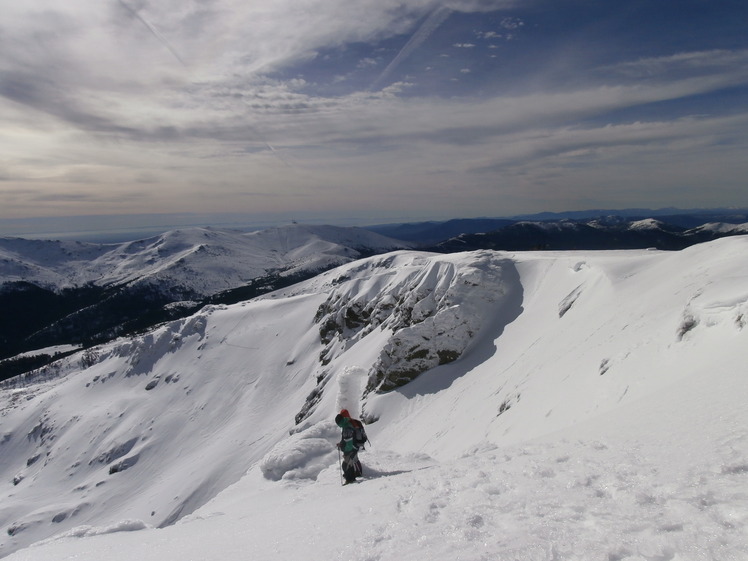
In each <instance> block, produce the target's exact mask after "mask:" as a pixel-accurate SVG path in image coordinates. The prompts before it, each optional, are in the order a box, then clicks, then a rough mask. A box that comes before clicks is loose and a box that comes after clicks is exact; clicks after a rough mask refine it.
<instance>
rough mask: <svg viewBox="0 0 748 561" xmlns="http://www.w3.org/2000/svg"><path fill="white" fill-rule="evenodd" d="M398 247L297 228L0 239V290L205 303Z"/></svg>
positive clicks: (352, 233) (357, 234)
mask: <svg viewBox="0 0 748 561" xmlns="http://www.w3.org/2000/svg"><path fill="white" fill-rule="evenodd" d="M404 247H407V244H404V243H402V242H397V241H395V240H392V239H389V238H386V237H384V236H380V235H378V234H375V233H373V232H368V231H366V230H362V229H359V228H339V227H334V226H306V225H301V224H293V225H289V226H284V227H279V228H271V229H269V230H264V231H260V232H251V233H243V232H239V231H235V230H218V229H214V228H190V229H186V230H174V231H170V232H166V233H165V234H163V235H160V236H157V237H154V238H148V239H144V240H138V241H134V242H127V243H122V244H92V243H81V242H65V241H42V240H26V239H21V238H0V285H1V284H3V283H7V282H13V281H20V280H23V281H27V282H31V283H34V284H37V285H39V286H43V287H45V288H52V289H59V288H65V287H70V286H82V285H85V284H88V283H93V284H96V285H100V286H109V285H120V284H127V283H134V282H141V283H143V282H147V283H150V284H153V285H160V286H177V285H178V286H180V288H182V289H183V290H185V291H193V292H194V293H195V294H196V295H197V296H208V295H211V294H215V293H216V292H219V291H222V290H227V289H230V288H235V287H237V286H241V285H243V284H246V283H247V282H248V281H250V280H252V279H254V278H257V277H260V276H262V275H265V274H267V273H269V272H270V271H275V270H281V271H286V272H287V273H293V272H296V271H298V270H302V269H303V270H317V269H322V268H328V267H330V266H334V265H339V264H343V263H347V262H349V261H351V260H353V259H357V258H359V257H361V253H362V252H363V253H364V254H370V253H372V252H383V251H387V250H392V249H400V248H404Z"/></svg>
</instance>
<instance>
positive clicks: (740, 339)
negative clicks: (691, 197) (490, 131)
mask: <svg viewBox="0 0 748 561" xmlns="http://www.w3.org/2000/svg"><path fill="white" fill-rule="evenodd" d="M747 323H748V237H744V236H741V237H734V238H729V239H723V240H718V241H715V242H711V243H708V244H703V245H697V246H693V247H691V248H688V249H686V250H683V251H681V252H674V253H666V252H659V251H612V252H583V251H582V252H580V251H574V252H533V253H506V252H494V251H477V252H467V253H456V254H451V255H439V254H431V253H423V252H411V251H400V252H395V253H390V254H386V255H379V256H374V257H369V258H366V259H362V260H358V261H354V262H351V263H348V264H345V265H342V266H340V267H338V268H335V269H332V270H330V271H327V272H325V273H323V274H321V275H318V276H316V277H314V278H312V279H310V280H307V281H305V282H302V283H299V284H296V285H293V286H291V287H288V288H286V289H283V290H280V291H276V292H274V293H270V294H267V295H265V296H263V297H260V298H256V299H253V300H251V301H247V302H242V303H238V304H233V305H226V306H224V305H222V306H213V307H208V308H205V309H203V310H202V311H200V312H199V313H197V314H195V315H193V316H191V317H188V318H185V319H182V320H179V321H175V322H172V323H170V324H166V325H163V326H161V327H159V328H158V329H156V330H153V331H151V332H149V333H147V334H145V335H142V336H140V337H134V338H127V339H120V340H117V341H112V342H110V343H107V344H105V345H101V346H100V347H98V348H96V349H94V350H93V351H88V352H87V353H80V354H78V355H73V356H70V357H66V358H65V359H63V360H61V361H59V362H58V363H56V364H55V365H53V366H50V367H47V368H45V369H43V370H42V371H39V372H37V373H36V374H35V375H33V376H24V377H19V378H15V379H13V380H10V381H8V382H5V383H4V384H2V389H1V390H0V415H2V416H1V417H0V420H1V423H2V425H1V428H0V474H1V477H0V481H2V482H4V483H3V484H2V485H3V492H2V493H3V494H2V501H0V527H2V528H3V534H2V538H0V539H1V541H0V555H8V554H11V553H12V552H15V553H13V554H11V555H10V557H9V559H10V560H12V561H21V560H25V561H41V560H46V559H55V560H56V561H58V560H66V559H71V560H72V559H76V560H79V561H80V560H92V561H93V560H100V559H107V560H108V561H124V560H131V559H136V558H137V559H142V560H145V561H151V560H153V561H156V560H169V559H174V560H175V561H176V560H184V559H194V560H201V561H213V560H216V561H217V560H221V561H223V560H225V559H239V558H242V559H244V558H247V557H249V558H252V559H278V560H281V559H283V560H287V559H339V560H347V561H351V560H353V561H363V560H379V561H386V560H395V559H398V560H400V559H424V560H426V559H470V560H473V559H474V560H479V559H491V560H495V559H507V560H508V559H522V560H536V559H537V560H541V559H542V560H550V559H557V560H560V559H564V560H565V559H569V560H589V559H616V560H621V561H623V560H631V561H634V560H637V561H639V560H642V559H646V560H655V559H658V560H660V559H671V560H679V561H684V560H707V559H709V560H712V559H736V560H740V559H748V536H746V534H745V530H744V529H745V527H746V523H748V494H747V492H746V489H747V487H746V485H747V484H748V479H746V478H748V410H747V409H746V408H745V404H744V400H745V395H748V394H747V393H746V391H747V390H748V377H746V376H745V364H746V362H747V361H748V329H746V324H747ZM342 407H346V408H348V409H349V410H350V411H351V412H352V413H354V414H355V415H358V416H361V417H362V418H363V419H364V420H365V421H366V422H367V423H368V426H367V432H368V433H369V436H370V437H371V441H372V443H371V446H370V448H369V449H368V450H367V451H365V452H362V454H361V456H362V460H363V463H364V465H365V471H366V473H367V474H368V476H367V479H366V480H365V481H364V482H363V483H361V484H360V485H354V486H346V487H341V486H340V479H339V472H338V455H337V453H336V451H335V447H334V443H335V441H336V440H337V438H338V432H339V431H338V429H337V427H336V426H335V425H334V423H333V422H332V418H333V417H334V415H335V413H336V412H337V411H338V410H339V409H340V408H342ZM52 536H56V537H54V538H53V537H52ZM39 540H46V541H44V542H42V543H39V544H37V545H36V546H35V547H27V546H29V545H30V544H34V543H35V542H39Z"/></svg>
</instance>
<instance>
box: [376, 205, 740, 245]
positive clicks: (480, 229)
mask: <svg viewBox="0 0 748 561" xmlns="http://www.w3.org/2000/svg"><path fill="white" fill-rule="evenodd" d="M652 218H655V219H656V220H657V222H658V223H660V224H662V225H663V226H662V228H663V229H665V230H667V229H669V228H674V231H673V232H672V233H675V232H677V231H680V232H685V231H686V230H689V229H693V228H698V227H699V226H705V225H707V224H714V225H715V226H714V228H713V229H720V228H722V229H724V230H725V231H724V232H723V235H731V234H730V233H728V232H727V230H729V227H727V228H723V227H722V226H720V225H741V224H746V223H748V209H693V210H688V211H685V210H679V209H659V210H647V209H625V210H586V211H574V212H564V213H550V212H546V213H541V214H528V215H520V216H514V217H511V218H474V219H455V220H446V221H442V222H415V223H404V224H382V225H376V226H367V227H366V229H367V230H371V231H373V232H377V233H379V234H382V235H383V236H388V237H391V238H396V239H399V240H403V241H409V242H413V243H417V244H419V245H420V246H422V247H432V246H433V248H434V249H435V250H437V251H438V250H439V249H438V247H439V245H440V244H442V242H446V241H447V240H449V239H451V238H458V237H462V236H463V235H464V234H489V233H490V234H496V233H498V232H499V231H501V230H503V229H508V230H507V234H508V237H509V238H521V233H519V232H517V233H511V232H512V230H513V229H514V228H513V227H515V226H516V225H518V224H523V225H524V226H523V228H525V229H527V230H528V235H531V236H532V237H534V238H535V239H537V236H534V235H532V234H530V232H529V230H531V228H530V229H528V228H527V227H526V225H527V224H536V225H537V227H538V229H540V230H543V229H545V230H547V231H548V232H550V230H552V229H546V228H545V226H543V225H548V224H556V223H563V224H570V223H577V224H582V225H585V224H589V225H592V226H594V227H595V228H596V231H597V233H599V234H601V235H602V236H604V235H605V232H604V230H605V229H607V228H609V229H610V230H611V231H613V230H621V229H622V228H623V229H625V228H626V226H627V225H628V224H632V225H633V224H638V223H641V222H642V221H646V220H648V219H652ZM636 227H638V226H636ZM636 227H635V228H636ZM567 234H568V232H567ZM559 235H560V232H559ZM717 237H719V236H717ZM691 239H692V240H693V241H691V242H687V243H685V244H684V245H682V244H676V246H674V247H661V248H660V249H675V248H676V247H686V246H687V245H692V244H693V243H700V241H708V240H707V239H703V240H699V238H698V236H696V237H695V238H691ZM640 240H641V241H640V242H639V245H637V246H636V247H638V248H646V247H650V246H656V244H652V243H648V242H646V241H645V237H644V236H640ZM547 241H550V239H549V238H548V239H547ZM511 243H512V245H511V247H510V246H507V247H499V248H498V249H515V250H518V249H536V247H535V245H536V244H535V241H534V240H533V242H532V243H530V242H527V243H522V242H520V243H519V245H515V244H516V243H517V241H512V242H511ZM590 243H592V244H593V247H589V248H588V249H597V248H598V246H599V245H600V244H601V243H602V242H601V241H600V240H598V241H594V240H592V239H590ZM552 245H553V244H552ZM606 248H608V249H623V247H618V246H617V245H616V241H615V239H612V240H610V241H608V242H607V243H606ZM564 249H568V248H567V247H564ZM578 249H585V248H583V247H579V248H578Z"/></svg>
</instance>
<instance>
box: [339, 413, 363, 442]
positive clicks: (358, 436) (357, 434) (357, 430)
mask: <svg viewBox="0 0 748 561" xmlns="http://www.w3.org/2000/svg"><path fill="white" fill-rule="evenodd" d="M340 414H341V415H343V417H347V418H348V419H349V420H350V421H351V425H352V426H353V443H354V444H355V445H356V446H358V447H359V448H363V447H364V444H366V443H367V442H369V437H368V436H366V431H365V430H364V425H363V423H362V422H361V421H359V420H358V419H353V418H351V414H350V413H349V412H348V409H342V410H341V411H340Z"/></svg>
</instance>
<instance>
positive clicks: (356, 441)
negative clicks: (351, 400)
mask: <svg viewBox="0 0 748 561" xmlns="http://www.w3.org/2000/svg"><path fill="white" fill-rule="evenodd" d="M335 424H336V425H338V426H339V427H340V428H341V429H343V432H342V434H341V436H340V442H338V450H340V451H341V452H343V462H342V465H341V468H342V470H343V477H344V478H345V483H346V484H347V483H353V482H354V481H356V478H357V477H360V476H361V474H362V473H363V471H362V468H361V462H360V461H359V459H358V451H359V450H360V449H361V448H363V447H364V444H366V441H367V440H368V439H367V437H366V431H364V425H363V424H362V423H361V421H359V420H358V419H351V416H350V414H349V413H348V410H346V409H343V410H342V411H340V413H338V414H337V415H336V416H335Z"/></svg>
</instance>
